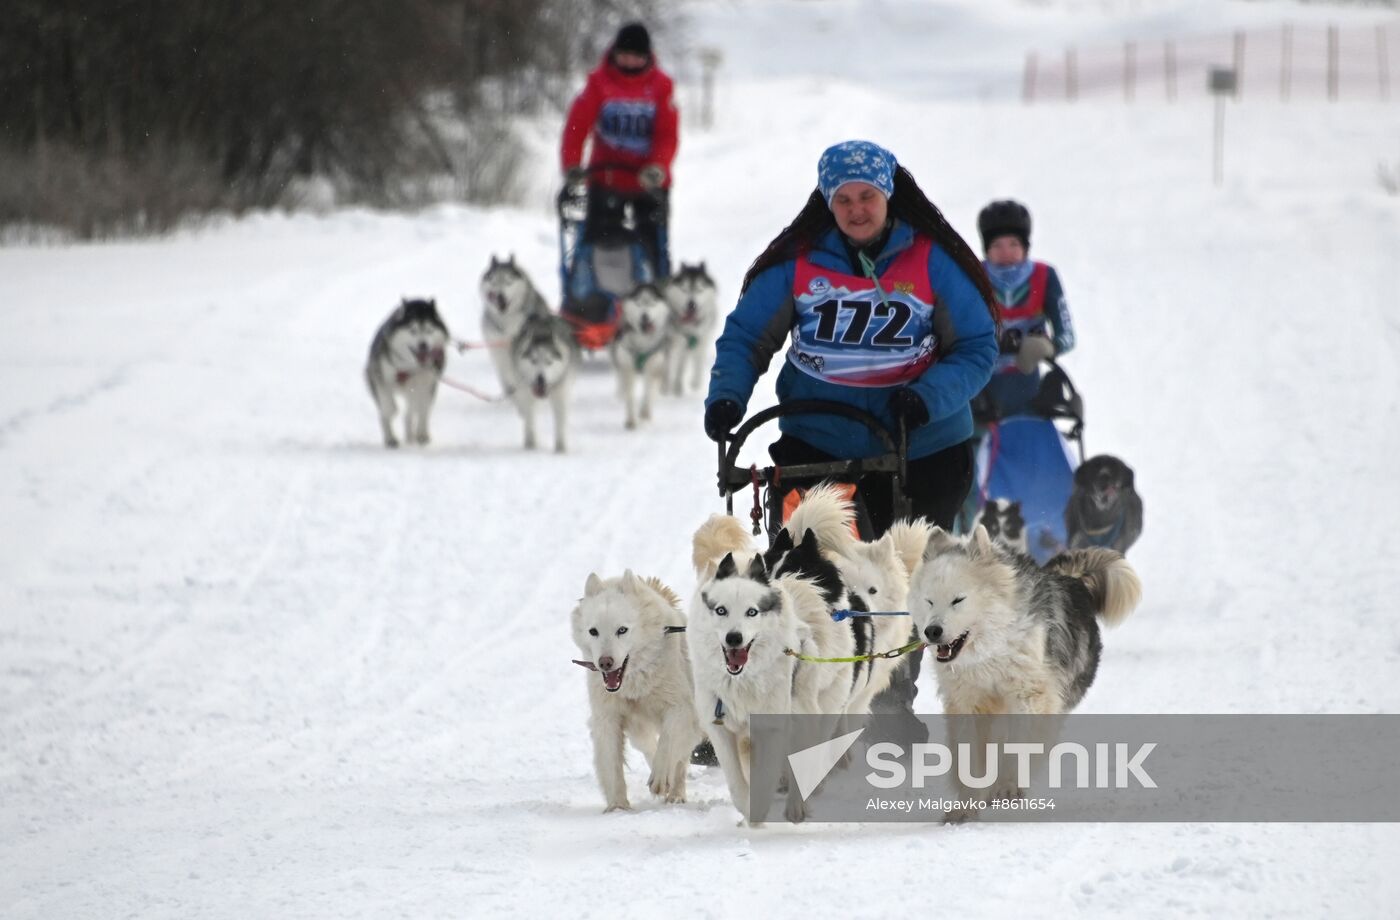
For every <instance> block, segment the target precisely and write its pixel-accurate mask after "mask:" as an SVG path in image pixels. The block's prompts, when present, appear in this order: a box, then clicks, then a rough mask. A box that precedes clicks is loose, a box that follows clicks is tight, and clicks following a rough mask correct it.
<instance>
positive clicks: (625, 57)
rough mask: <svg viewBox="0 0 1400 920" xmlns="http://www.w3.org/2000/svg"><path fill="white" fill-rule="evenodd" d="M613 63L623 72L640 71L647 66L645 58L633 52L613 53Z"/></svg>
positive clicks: (643, 55)
mask: <svg viewBox="0 0 1400 920" xmlns="http://www.w3.org/2000/svg"><path fill="white" fill-rule="evenodd" d="M613 61H614V62H615V63H616V64H617V66H618V67H621V68H622V69H623V70H641V69H642V68H643V67H645V66H647V56H646V55H645V54H638V53H637V52H635V51H615V52H613Z"/></svg>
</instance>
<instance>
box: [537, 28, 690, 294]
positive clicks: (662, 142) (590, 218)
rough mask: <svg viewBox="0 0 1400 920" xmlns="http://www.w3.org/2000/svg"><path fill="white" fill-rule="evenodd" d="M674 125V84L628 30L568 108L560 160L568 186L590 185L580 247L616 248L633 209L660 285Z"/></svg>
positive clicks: (644, 42)
mask: <svg viewBox="0 0 1400 920" xmlns="http://www.w3.org/2000/svg"><path fill="white" fill-rule="evenodd" d="M678 121H679V119H678V117H677V114H676V107H675V103H674V101H673V100H672V85H671V78H670V77H669V76H667V75H666V74H665V73H664V72H663V71H662V70H661V68H660V67H659V66H657V63H656V56H655V55H654V54H653V53H652V49H651V35H650V34H649V33H648V32H647V30H646V26H644V25H642V24H641V23H639V22H631V23H628V24H627V25H625V26H623V27H622V28H621V29H619V30H618V33H617V37H616V38H614V39H613V42H612V45H611V46H609V48H608V50H607V53H606V54H604V55H603V60H602V62H601V63H600V64H599V65H598V67H597V68H596V69H595V70H594V71H593V72H592V73H590V74H589V75H588V83H587V84H586V85H585V86H584V88H583V91H582V92H581V93H579V95H578V96H577V97H576V98H575V99H574V101H573V104H572V105H571V106H570V107H569V116H568V119H567V120H566V121H565V123H564V139H563V142H562V144H561V145H560V152H559V160H560V165H561V166H562V167H563V170H564V174H565V177H566V179H567V181H570V182H581V181H587V182H588V214H587V216H586V218H585V220H584V240H585V241H588V242H600V243H604V244H611V243H615V242H616V241H618V240H619V239H620V238H621V237H622V236H623V235H624V234H625V233H626V231H625V230H624V229H623V226H622V221H623V213H624V210H625V209H626V207H627V206H628V205H629V204H630V205H631V208H632V213H633V218H634V220H635V222H636V227H637V234H638V236H639V237H640V238H641V240H642V243H643V244H644V245H645V246H646V248H647V252H648V254H649V255H650V256H651V259H652V263H653V265H654V266H655V268H656V274H657V276H658V277H665V276H666V275H668V274H669V273H670V257H669V254H668V253H667V251H666V250H667V246H666V216H667V208H668V197H669V189H670V187H671V162H672V161H673V160H674V159H675V157H676V147H677V144H678V137H677V125H678ZM590 139H591V141H592V145H591V150H590V152H589V156H588V168H587V169H584V168H583V166H582V163H583V152H584V147H585V145H586V144H588V142H589V141H590Z"/></svg>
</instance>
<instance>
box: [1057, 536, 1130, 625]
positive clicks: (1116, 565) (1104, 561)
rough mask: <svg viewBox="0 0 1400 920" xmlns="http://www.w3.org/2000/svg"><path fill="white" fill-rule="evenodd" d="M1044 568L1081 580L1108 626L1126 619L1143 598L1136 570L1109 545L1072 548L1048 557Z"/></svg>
mask: <svg viewBox="0 0 1400 920" xmlns="http://www.w3.org/2000/svg"><path fill="white" fill-rule="evenodd" d="M1045 568H1046V569H1047V570H1049V571H1052V572H1059V573H1060V574H1061V575H1068V576H1069V577H1070V578H1077V579H1079V580H1080V581H1081V582H1083V583H1084V587H1086V588H1088V589H1089V594H1090V595H1092V596H1093V598H1094V606H1095V607H1096V608H1097V610H1098V613H1099V616H1101V617H1103V620H1104V622H1105V623H1107V624H1108V625H1109V626H1117V625H1118V624H1119V623H1121V622H1123V621H1124V620H1126V619H1127V618H1128V614H1130V613H1132V612H1133V608H1135V607H1137V605H1138V601H1140V600H1142V582H1140V581H1138V577H1137V573H1136V572H1134V571H1133V567H1132V566H1131V565H1129V564H1128V560H1126V559H1124V558H1123V554H1122V553H1119V552H1116V551H1114V550H1111V549H1097V548H1095V549H1072V550H1070V551H1069V552H1067V553H1061V554H1060V555H1058V556H1056V557H1055V558H1054V559H1051V560H1050V561H1049V562H1047V563H1046V564H1045Z"/></svg>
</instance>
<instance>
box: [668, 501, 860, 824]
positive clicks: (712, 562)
mask: <svg viewBox="0 0 1400 920" xmlns="http://www.w3.org/2000/svg"><path fill="white" fill-rule="evenodd" d="M692 561H693V562H694V563H695V568H696V573H697V575H698V576H699V588H698V589H697V591H696V592H695V598H694V600H693V601H692V603H691V614H690V618H689V632H688V634H687V635H688V640H689V647H690V666H691V672H692V674H693V675H694V681H695V706H696V711H697V713H698V714H699V717H700V720H701V725H702V727H703V728H704V729H705V733H706V734H707V735H708V736H709V738H710V742H711V744H713V746H714V749H715V754H716V756H717V757H718V759H719V764H720V768H721V769H722V770H723V771H724V779H725V783H726V784H727V785H728V787H729V795H730V798H731V800H732V801H733V803H734V807H735V808H737V809H738V810H739V812H740V814H742V815H743V816H744V819H745V821H747V822H749V823H750V824H757V823H761V822H762V820H763V816H760V815H752V814H750V809H749V805H750V799H749V786H750V782H751V780H752V776H751V771H750V763H749V752H750V750H751V746H752V738H751V736H750V734H749V716H750V715H752V714H755V713H771V714H779V715H781V714H786V713H803V714H810V715H823V716H827V717H828V718H829V719H830V720H831V723H832V726H833V727H834V726H835V724H836V722H837V721H838V720H839V719H840V717H841V715H842V713H844V712H845V708H846V705H847V701H848V699H849V696H850V693H851V675H852V667H851V664H850V663H816V662H807V661H801V660H799V659H798V658H797V657H795V655H804V656H809V657H814V658H840V657H849V656H851V655H853V654H854V653H855V643H854V640H853V637H852V632H851V629H850V627H849V626H848V625H847V624H846V623H838V622H836V621H835V620H833V619H832V617H831V606H830V604H829V602H828V600H827V598H826V596H825V595H824V594H823V591H822V588H821V587H820V586H819V585H817V584H816V583H814V582H813V581H812V580H810V579H808V578H806V577H803V576H801V575H798V574H784V575H777V576H775V575H773V574H771V573H770V572H769V569H768V566H767V565H766V564H765V562H764V559H763V555H762V554H761V553H759V552H757V551H756V550H755V548H754V547H753V544H752V542H751V539H750V537H749V533H748V530H747V529H746V528H745V527H744V526H743V525H742V524H741V523H740V522H739V521H738V520H737V519H736V518H733V517H729V516H727V515H718V514H717V515H713V516H711V518H710V519H709V520H708V521H706V522H705V523H704V524H702V525H701V526H700V529H699V530H697V531H696V533H695V537H694V540H693V541H692ZM787 779H788V780H789V781H788V787H787V788H788V792H787V800H786V804H785V807H784V812H783V813H784V816H785V817H786V818H787V820H789V821H793V822H797V821H801V820H803V819H804V818H805V816H806V808H805V804H804V802H803V799H802V796H801V794H800V792H799V791H798V787H797V784H796V783H795V782H792V781H791V777H790V776H789V777H787Z"/></svg>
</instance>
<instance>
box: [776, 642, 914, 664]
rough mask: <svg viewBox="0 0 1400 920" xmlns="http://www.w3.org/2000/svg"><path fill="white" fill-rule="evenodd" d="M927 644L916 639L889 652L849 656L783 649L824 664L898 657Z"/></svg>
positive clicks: (799, 657)
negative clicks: (817, 655) (803, 652)
mask: <svg viewBox="0 0 1400 920" xmlns="http://www.w3.org/2000/svg"><path fill="white" fill-rule="evenodd" d="M927 645H928V643H927V642H920V641H918V640H915V641H913V642H910V643H909V644H908V645H904V646H900V647H899V648H895V649H890V650H889V651H888V652H874V653H872V654H869V655H852V656H851V657H849V658H815V657H813V656H811V655H803V654H800V653H799V652H794V651H793V650H792V649H790V648H785V649H783V654H784V655H791V656H792V657H793V658H796V659H798V660H799V661H816V662H819V663H822V664H846V663H847V662H852V661H873V660H874V659H876V658H898V657H899V656H900V655H907V654H909V653H910V652H915V651H918V650H919V649H922V648H925V647H926V646H927Z"/></svg>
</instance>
